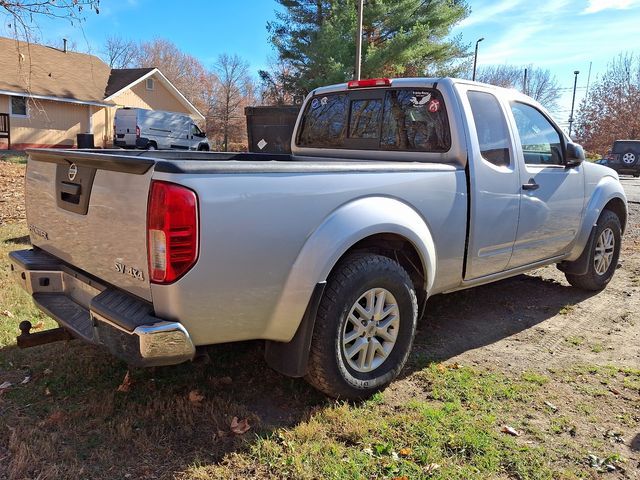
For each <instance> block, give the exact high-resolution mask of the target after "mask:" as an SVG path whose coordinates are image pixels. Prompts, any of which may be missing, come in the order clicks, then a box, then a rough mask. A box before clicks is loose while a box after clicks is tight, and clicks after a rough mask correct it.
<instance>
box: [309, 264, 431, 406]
mask: <svg viewBox="0 0 640 480" xmlns="http://www.w3.org/2000/svg"><path fill="white" fill-rule="evenodd" d="M417 318H418V305H417V300H416V293H415V290H414V287H413V283H412V281H411V279H410V278H409V275H408V274H407V272H406V271H405V270H404V269H403V268H402V267H401V266H400V265H399V264H398V263H397V262H395V261H394V260H391V259H390V258H388V257H384V256H381V255H374V254H355V255H351V256H349V257H347V258H346V259H344V260H343V261H341V262H340V263H339V264H338V265H337V266H336V268H335V269H334V271H333V272H332V274H331V276H330V277H329V280H328V283H327V287H326V289H325V293H324V295H323V297H322V300H321V302H320V306H319V308H318V314H317V316H316V322H315V328H314V333H313V339H312V342H311V349H310V352H309V367H308V373H307V375H306V377H305V379H306V380H307V381H308V382H309V383H310V384H311V385H313V386H314V387H315V388H317V389H318V390H320V391H322V392H324V393H326V394H327V395H329V396H331V397H336V398H343V399H351V400H357V399H362V398H367V397H369V396H371V395H372V394H373V393H375V392H377V391H379V390H382V389H383V388H385V387H386V386H387V385H389V383H391V381H392V380H393V379H394V378H396V376H397V375H398V373H400V370H402V367H403V366H404V364H405V363H406V361H407V358H408V356H409V352H410V350H411V345H412V343H413V337H414V335H415V331H416V324H417Z"/></svg>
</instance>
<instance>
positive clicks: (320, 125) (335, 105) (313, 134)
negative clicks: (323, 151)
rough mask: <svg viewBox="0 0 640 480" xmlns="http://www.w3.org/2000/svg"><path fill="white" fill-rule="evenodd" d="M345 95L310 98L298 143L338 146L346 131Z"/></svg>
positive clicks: (303, 144) (303, 145)
mask: <svg viewBox="0 0 640 480" xmlns="http://www.w3.org/2000/svg"><path fill="white" fill-rule="evenodd" d="M347 108H348V102H347V95H346V94H337V95H327V96H325V97H322V98H319V97H316V98H314V99H313V100H311V101H310V102H309V103H308V105H307V109H306V112H305V114H304V117H303V120H302V126H301V128H300V134H299V136H298V145H300V146H301V147H326V148H339V147H341V146H342V144H343V141H344V137H345V132H346V118H347Z"/></svg>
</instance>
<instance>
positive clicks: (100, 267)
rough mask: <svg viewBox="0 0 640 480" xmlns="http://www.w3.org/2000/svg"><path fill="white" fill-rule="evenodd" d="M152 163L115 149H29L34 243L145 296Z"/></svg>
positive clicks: (148, 295)
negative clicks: (116, 152) (105, 152)
mask: <svg viewBox="0 0 640 480" xmlns="http://www.w3.org/2000/svg"><path fill="white" fill-rule="evenodd" d="M154 163H155V162H154V161H153V160H150V159H141V158H129V157H124V156H122V157H120V156H116V155H113V154H112V155H109V156H105V155H102V154H100V153H90V152H70V151H51V150H37V151H34V150H31V151H29V161H28V163H27V172H26V178H25V189H26V192H25V195H26V210H27V221H28V226H29V233H30V237H31V243H32V244H33V245H34V246H36V247H39V248H41V249H43V250H45V251H46V252H48V253H50V254H52V255H54V256H56V257H58V258H59V259H61V260H63V261H64V262H67V263H68V264H70V265H72V266H74V267H76V268H78V269H80V270H83V271H85V272H87V273H89V274H91V275H94V276H96V277H98V278H99V279H101V280H102V281H104V282H107V283H110V284H112V285H114V286H116V287H119V288H121V289H123V290H126V291H128V292H130V293H132V294H134V295H136V296H138V297H140V298H143V299H145V300H149V301H150V300H151V289H150V284H149V274H148V265H147V231H146V230H147V229H146V215H147V201H148V195H149V186H150V182H151V175H152V173H153V165H154Z"/></svg>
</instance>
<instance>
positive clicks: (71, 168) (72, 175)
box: [68, 163, 78, 182]
mask: <svg viewBox="0 0 640 480" xmlns="http://www.w3.org/2000/svg"><path fill="white" fill-rule="evenodd" d="M77 174H78V166H77V165H76V164H75V163H72V164H71V165H69V173H68V176H69V181H70V182H73V180H74V179H75V178H76V175H77Z"/></svg>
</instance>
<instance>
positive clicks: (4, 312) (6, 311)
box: [2, 310, 13, 318]
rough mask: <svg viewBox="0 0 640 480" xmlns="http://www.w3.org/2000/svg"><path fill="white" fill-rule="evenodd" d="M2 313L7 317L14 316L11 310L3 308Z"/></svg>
mask: <svg viewBox="0 0 640 480" xmlns="http://www.w3.org/2000/svg"><path fill="white" fill-rule="evenodd" d="M2 315H4V316H5V317H9V318H13V313H11V312H10V311H9V310H3V311H2Z"/></svg>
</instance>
